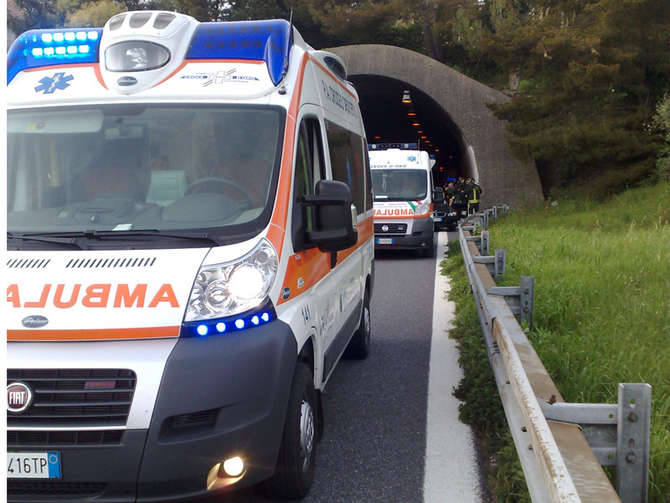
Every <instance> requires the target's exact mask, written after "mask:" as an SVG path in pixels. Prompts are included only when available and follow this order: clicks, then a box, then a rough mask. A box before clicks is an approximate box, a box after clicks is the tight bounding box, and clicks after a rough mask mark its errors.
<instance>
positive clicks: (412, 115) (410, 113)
mask: <svg viewBox="0 0 670 503" xmlns="http://www.w3.org/2000/svg"><path fill="white" fill-rule="evenodd" d="M407 115H409V116H410V117H416V112H407Z"/></svg>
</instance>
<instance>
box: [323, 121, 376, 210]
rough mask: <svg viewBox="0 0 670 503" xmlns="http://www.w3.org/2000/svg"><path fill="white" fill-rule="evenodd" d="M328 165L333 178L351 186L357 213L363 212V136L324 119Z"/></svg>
mask: <svg viewBox="0 0 670 503" xmlns="http://www.w3.org/2000/svg"><path fill="white" fill-rule="evenodd" d="M326 131H327V133H328V149H329V150H330V166H331V169H332V171H333V180H337V181H339V182H344V183H346V184H347V185H348V186H349V187H350V188H351V199H352V202H353V203H354V205H355V206H356V211H358V214H359V215H360V214H362V213H364V212H365V199H366V197H365V174H364V170H365V154H366V152H365V150H364V148H365V146H364V141H363V138H362V137H361V136H359V135H357V134H356V133H354V132H352V131H349V130H348V129H345V128H343V127H340V126H338V125H337V124H335V123H333V122H330V121H326Z"/></svg>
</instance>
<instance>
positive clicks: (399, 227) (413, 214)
mask: <svg viewBox="0 0 670 503" xmlns="http://www.w3.org/2000/svg"><path fill="white" fill-rule="evenodd" d="M389 147H390V148H389ZM398 147H404V148H398ZM416 147H417V146H416V144H391V145H388V144H373V145H370V151H369V155H370V165H371V171H372V186H373V192H374V225H375V247H376V248H378V249H398V250H418V251H419V252H420V253H422V254H424V255H426V256H429V257H432V256H434V254H435V240H434V234H433V233H434V222H433V199H434V197H437V196H438V195H437V194H434V193H433V192H434V191H433V175H432V171H431V169H432V167H433V165H434V164H435V161H434V160H432V159H430V157H429V155H428V152H426V151H424V150H416Z"/></svg>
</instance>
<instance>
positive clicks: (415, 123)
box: [412, 122, 421, 127]
mask: <svg viewBox="0 0 670 503" xmlns="http://www.w3.org/2000/svg"><path fill="white" fill-rule="evenodd" d="M412 126H414V127H420V126H421V123H419V122H412Z"/></svg>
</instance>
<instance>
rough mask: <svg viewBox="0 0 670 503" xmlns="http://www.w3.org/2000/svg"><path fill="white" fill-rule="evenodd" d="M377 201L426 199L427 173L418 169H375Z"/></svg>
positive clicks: (373, 179) (373, 178)
mask: <svg viewBox="0 0 670 503" xmlns="http://www.w3.org/2000/svg"><path fill="white" fill-rule="evenodd" d="M372 191H373V192H374V195H375V201H418V200H422V199H425V198H426V172H425V171H421V170H418V169H373V170H372Z"/></svg>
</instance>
